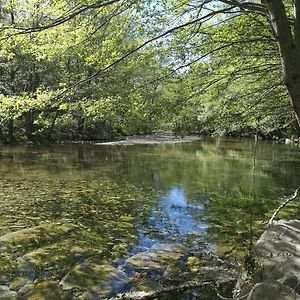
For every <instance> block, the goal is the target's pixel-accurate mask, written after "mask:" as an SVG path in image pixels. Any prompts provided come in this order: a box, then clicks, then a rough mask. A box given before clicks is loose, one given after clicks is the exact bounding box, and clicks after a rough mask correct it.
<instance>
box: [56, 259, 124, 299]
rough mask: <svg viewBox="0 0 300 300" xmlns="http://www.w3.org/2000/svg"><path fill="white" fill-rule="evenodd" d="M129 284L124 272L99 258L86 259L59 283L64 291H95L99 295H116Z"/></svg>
mask: <svg viewBox="0 0 300 300" xmlns="http://www.w3.org/2000/svg"><path fill="white" fill-rule="evenodd" d="M128 283H129V278H128V277H127V276H126V275H125V273H124V272H122V271H120V270H118V269H116V268H115V267H113V266H112V265H110V264H109V263H108V262H105V261H103V260H102V259H100V258H95V257H93V258H88V259H86V260H85V261H84V262H83V263H81V264H78V265H76V266H75V267H74V268H73V269H72V270H71V271H70V272H69V273H68V274H67V275H66V276H65V277H64V278H63V279H62V280H61V281H60V284H61V285H62V287H63V289H64V290H70V289H73V288H79V289H82V290H96V291H97V292H99V294H101V295H105V296H107V295H109V294H111V293H118V292H119V291H121V290H122V288H123V287H124V286H126V285H127V284H128Z"/></svg>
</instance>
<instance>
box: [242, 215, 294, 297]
mask: <svg viewBox="0 0 300 300" xmlns="http://www.w3.org/2000/svg"><path fill="white" fill-rule="evenodd" d="M253 254H254V258H255V260H256V261H257V262H258V263H259V265H260V268H259V270H258V271H257V272H256V274H255V275H254V277H253V281H254V284H255V288H254V289H252V292H251V293H250V294H249V297H248V298H247V299H249V300H256V299H257V300H258V299H259V300H269V299H272V300H275V299H278V300H279V299H280V300H292V299H293V300H295V299H300V221H299V220H291V221H284V220H281V221H279V222H277V223H276V224H275V225H273V226H271V227H270V228H268V229H267V230H266V231H265V232H264V233H263V234H262V235H261V237H260V238H259V240H258V241H257V243H256V245H255V246H254V247H253Z"/></svg>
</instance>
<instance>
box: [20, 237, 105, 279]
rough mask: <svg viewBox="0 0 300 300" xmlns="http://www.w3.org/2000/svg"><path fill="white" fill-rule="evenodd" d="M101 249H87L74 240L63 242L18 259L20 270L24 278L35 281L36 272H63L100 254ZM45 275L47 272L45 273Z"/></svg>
mask: <svg viewBox="0 0 300 300" xmlns="http://www.w3.org/2000/svg"><path fill="white" fill-rule="evenodd" d="M101 252H102V251H101V249H93V248H90V247H86V246H84V245H81V244H80V243H77V244H76V242H75V241H72V240H63V241H61V242H59V243H54V244H51V245H48V246H44V247H41V248H38V249H35V250H33V251H30V252H28V253H26V254H25V255H23V256H21V257H19V258H18V260H17V261H18V269H19V271H20V273H21V274H22V275H23V276H26V277H28V278H30V279H31V280H33V279H34V278H35V277H36V276H37V274H36V273H37V272H36V270H37V269H39V270H45V271H48V273H54V274H55V273H57V272H59V273H60V272H63V271H64V273H66V272H67V271H68V270H66V269H65V268H66V267H67V266H68V265H70V264H75V263H76V262H78V261H80V260H81V261H82V260H83V259H84V257H87V256H90V255H91V254H100V253H101ZM44 273H45V272H44Z"/></svg>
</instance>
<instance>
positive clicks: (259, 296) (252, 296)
mask: <svg viewBox="0 0 300 300" xmlns="http://www.w3.org/2000/svg"><path fill="white" fill-rule="evenodd" d="M270 299H272V300H299V299H300V296H299V295H297V293H296V292H295V291H294V290H293V289H291V288H288V287H287V286H285V285H283V284H281V283H280V282H278V281H277V280H266V281H265V282H263V283H261V284H258V285H257V286H256V287H255V288H253V289H252V290H251V291H250V292H249V296H248V298H247V300H270Z"/></svg>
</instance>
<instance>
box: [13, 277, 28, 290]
mask: <svg viewBox="0 0 300 300" xmlns="http://www.w3.org/2000/svg"><path fill="white" fill-rule="evenodd" d="M27 283H28V280H27V279H26V278H24V277H17V278H15V279H14V280H13V281H12V283H11V284H10V285H9V288H10V289H11V290H13V291H18V290H20V289H21V288H22V287H23V286H25V285H26V284H27Z"/></svg>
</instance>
